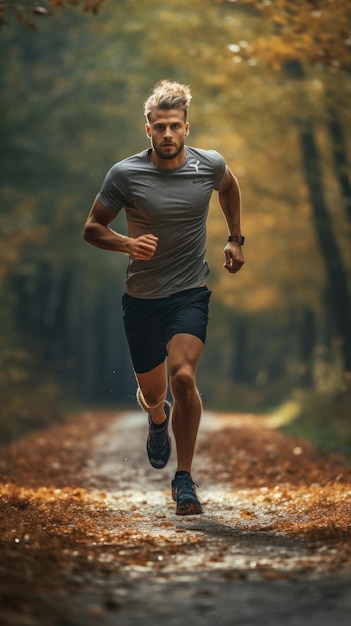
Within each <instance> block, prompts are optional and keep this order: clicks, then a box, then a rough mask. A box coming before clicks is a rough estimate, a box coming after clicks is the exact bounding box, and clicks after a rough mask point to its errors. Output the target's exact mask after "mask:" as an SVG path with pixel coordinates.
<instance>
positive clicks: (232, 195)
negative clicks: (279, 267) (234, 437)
mask: <svg viewBox="0 0 351 626" xmlns="http://www.w3.org/2000/svg"><path fill="white" fill-rule="evenodd" d="M190 100H191V93H190V89H189V87H188V86H186V85H182V84H180V83H177V82H171V81H168V80H163V81H161V82H159V83H157V85H156V86H155V87H154V89H153V91H152V93H151V95H150V97H149V98H148V99H147V100H146V102H145V104H144V113H145V116H146V125H145V129H146V135H147V137H148V138H149V139H150V142H151V147H150V148H149V149H146V150H144V151H142V152H141V153H139V154H135V155H133V156H130V157H128V158H126V159H124V160H122V161H120V162H118V163H116V164H115V165H113V167H112V168H111V169H110V171H109V172H108V173H107V175H106V177H105V180H104V182H103V185H102V188H101V190H100V192H99V193H98V195H97V197H96V199H95V201H94V203H93V206H92V208H91V211H90V213H89V216H88V218H87V221H86V224H85V227H84V233H83V236H84V239H85V240H86V241H87V242H88V243H90V244H92V245H94V246H97V247H98V248H103V249H104V250H111V251H112V252H121V253H124V254H127V255H128V257H129V263H128V267H127V274H126V293H125V294H124V296H123V299H122V306H123V313H124V317H123V319H124V327H125V332H126V336H127V340H128V345H129V349H130V355H131V360H132V363H133V368H134V372H135V376H136V380H137V385H138V388H137V400H138V403H139V405H140V406H141V408H142V409H143V410H144V411H146V413H147V414H148V425H149V432H148V437H147V444H146V447H147V454H148V457H149V461H150V463H151V465H152V466H153V467H154V468H155V469H162V468H164V467H165V466H166V464H167V462H168V460H169V457H170V453H171V438H170V434H169V422H170V419H171V421H172V429H173V434H174V438H175V444H176V452H177V471H176V473H175V476H174V479H173V480H172V496H173V499H174V500H175V502H176V514H177V515H194V514H199V513H202V506H201V503H200V501H199V499H198V497H197V493H196V483H195V482H194V481H193V479H192V476H191V468H192V461H193V456H194V450H195V444H196V438H197V433H198V428H199V423H200V417H201V411H202V404H201V399H200V395H199V392H198V389H197V385H196V370H197V365H198V362H199V359H200V356H201V353H202V350H203V347H204V343H205V338H206V327H207V321H208V306H209V300H210V295H211V292H210V290H209V289H208V288H207V286H206V284H205V280H206V276H207V274H208V272H209V268H208V264H207V261H206V258H205V253H206V221H207V214H208V208H209V202H210V198H211V195H212V192H213V191H214V190H216V191H217V192H218V198H219V204H220V206H221V209H222V211H223V213H224V216H225V219H226V222H227V225H228V242H227V244H226V246H225V248H224V257H225V262H224V267H225V269H226V270H228V272H230V273H232V274H234V273H236V272H238V271H239V270H240V269H241V267H242V266H243V264H244V256H243V251H242V245H243V243H244V237H243V235H242V232H241V224H240V213H241V195H240V189H239V185H238V182H237V180H236V178H235V176H234V175H233V173H232V172H231V171H230V169H229V168H228V167H227V166H226V164H225V161H224V159H223V157H222V156H221V155H220V154H219V153H218V152H215V151H213V150H202V149H198V148H192V147H190V146H187V145H185V140H186V137H187V136H188V135H189V122H188V108H189V104H190ZM122 209H123V210H124V211H125V212H126V216H127V223H128V235H127V236H125V235H123V234H121V233H118V232H116V231H114V230H112V228H111V226H110V224H111V222H112V221H113V220H114V219H115V218H116V216H117V215H118V213H119V212H120V211H121V210H122ZM168 380H169V385H170V391H171V395H172V404H171V403H170V402H168V400H167V399H166V397H167V392H168Z"/></svg>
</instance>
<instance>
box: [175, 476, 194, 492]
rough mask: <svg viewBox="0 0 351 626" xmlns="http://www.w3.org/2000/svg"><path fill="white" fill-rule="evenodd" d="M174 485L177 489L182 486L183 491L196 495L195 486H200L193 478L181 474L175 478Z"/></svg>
mask: <svg viewBox="0 0 351 626" xmlns="http://www.w3.org/2000/svg"><path fill="white" fill-rule="evenodd" d="M174 486H175V488H176V489H179V488H181V489H182V491H183V492H186V493H191V494H192V495H195V493H194V486H195V487H198V486H199V485H198V484H197V483H195V482H194V481H193V479H192V478H188V477H187V476H179V478H176V479H175V483H174Z"/></svg>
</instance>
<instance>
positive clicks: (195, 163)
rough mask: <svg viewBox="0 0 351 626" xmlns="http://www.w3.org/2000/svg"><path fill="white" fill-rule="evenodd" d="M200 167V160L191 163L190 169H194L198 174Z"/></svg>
mask: <svg viewBox="0 0 351 626" xmlns="http://www.w3.org/2000/svg"><path fill="white" fill-rule="evenodd" d="M199 165H200V161H199V160H197V161H194V162H193V163H189V167H193V168H194V170H195V171H196V173H197V174H198V172H199Z"/></svg>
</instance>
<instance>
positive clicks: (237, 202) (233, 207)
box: [218, 171, 241, 235]
mask: <svg viewBox="0 0 351 626" xmlns="http://www.w3.org/2000/svg"><path fill="white" fill-rule="evenodd" d="M218 197H219V203H220V205H221V208H222V211H223V213H224V215H225V218H226V220H227V224H228V230H229V234H230V235H240V234H241V193H240V188H239V184H238V181H237V179H236V178H235V176H234V174H233V173H232V172H230V171H229V172H228V176H227V181H226V184H225V185H224V188H223V190H221V191H219V194H218Z"/></svg>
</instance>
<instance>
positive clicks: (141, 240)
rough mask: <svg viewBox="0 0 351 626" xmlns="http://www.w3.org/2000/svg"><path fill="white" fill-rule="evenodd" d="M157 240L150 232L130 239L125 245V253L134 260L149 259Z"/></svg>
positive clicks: (152, 254)
mask: <svg viewBox="0 0 351 626" xmlns="http://www.w3.org/2000/svg"><path fill="white" fill-rule="evenodd" d="M157 242H158V237H155V235H151V234H148V235H141V236H140V237H137V238H136V239H130V240H129V241H128V245H127V253H128V254H129V256H130V257H131V258H132V259H133V260H134V261H149V260H150V259H151V258H152V257H153V256H154V254H155V251H156V248H157Z"/></svg>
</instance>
